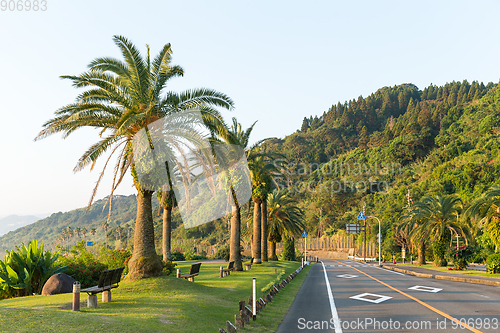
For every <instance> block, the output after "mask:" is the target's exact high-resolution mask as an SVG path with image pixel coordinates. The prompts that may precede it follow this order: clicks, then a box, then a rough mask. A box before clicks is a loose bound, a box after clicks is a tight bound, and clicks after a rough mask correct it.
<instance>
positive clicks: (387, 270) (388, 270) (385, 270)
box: [373, 266, 405, 276]
mask: <svg viewBox="0 0 500 333" xmlns="http://www.w3.org/2000/svg"><path fill="white" fill-rule="evenodd" d="M373 268H377V269H381V270H383V271H384V272H389V273H393V274H397V275H403V276H405V275H404V274H403V273H399V272H394V271H391V270H390V269H385V268H380V267H377V266H373Z"/></svg>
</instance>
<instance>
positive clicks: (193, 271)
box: [189, 262, 201, 274]
mask: <svg viewBox="0 0 500 333" xmlns="http://www.w3.org/2000/svg"><path fill="white" fill-rule="evenodd" d="M200 266H201V262H199V263H196V264H192V265H191V268H190V269H189V274H198V273H199V272H200Z"/></svg>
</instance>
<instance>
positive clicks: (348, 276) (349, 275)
mask: <svg viewBox="0 0 500 333" xmlns="http://www.w3.org/2000/svg"><path fill="white" fill-rule="evenodd" d="M337 277H338V278H344V279H352V278H357V277H359V276H357V275H351V274H342V275H337Z"/></svg>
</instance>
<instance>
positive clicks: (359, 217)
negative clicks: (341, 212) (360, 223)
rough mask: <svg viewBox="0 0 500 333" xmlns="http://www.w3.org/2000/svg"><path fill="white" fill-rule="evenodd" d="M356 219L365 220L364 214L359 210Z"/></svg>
mask: <svg viewBox="0 0 500 333" xmlns="http://www.w3.org/2000/svg"><path fill="white" fill-rule="evenodd" d="M358 220H366V217H365V214H363V212H359V215H358Z"/></svg>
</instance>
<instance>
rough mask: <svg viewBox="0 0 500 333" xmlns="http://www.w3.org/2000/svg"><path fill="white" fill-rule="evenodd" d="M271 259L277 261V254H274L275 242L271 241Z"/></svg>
mask: <svg viewBox="0 0 500 333" xmlns="http://www.w3.org/2000/svg"><path fill="white" fill-rule="evenodd" d="M271 260H273V261H278V256H277V255H276V242H271Z"/></svg>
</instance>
